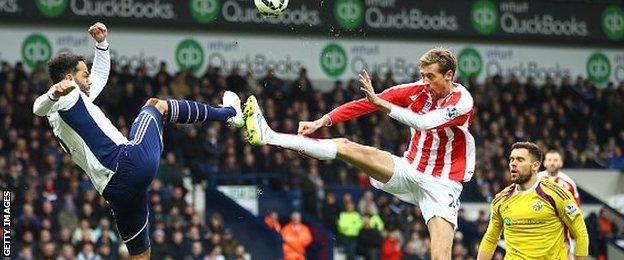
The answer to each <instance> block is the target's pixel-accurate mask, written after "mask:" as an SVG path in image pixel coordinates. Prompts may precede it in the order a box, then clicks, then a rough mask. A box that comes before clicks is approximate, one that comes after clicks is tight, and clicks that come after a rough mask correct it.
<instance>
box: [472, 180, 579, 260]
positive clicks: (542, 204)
mask: <svg viewBox="0 0 624 260" xmlns="http://www.w3.org/2000/svg"><path fill="white" fill-rule="evenodd" d="M490 206H491V215H490V223H489V225H488V228H487V231H486V233H485V235H484V237H483V240H482V241H481V245H480V247H479V250H480V251H484V252H489V253H493V252H494V250H495V249H496V244H497V243H498V241H499V238H500V235H501V232H502V233H503V237H504V240H505V251H506V255H505V259H567V251H568V249H567V247H566V243H567V241H566V240H567V236H566V234H567V233H568V231H570V234H571V235H572V237H573V238H574V239H575V240H576V250H575V253H574V254H575V255H577V256H587V254H588V247H589V237H588V235H587V228H586V227H585V221H584V220H583V214H582V212H581V210H580V208H579V207H578V206H577V204H576V201H575V199H574V196H572V194H571V193H570V192H569V191H568V190H566V189H563V188H562V187H561V186H559V185H557V184H556V183H554V182H552V181H551V180H549V179H542V178H540V179H539V180H538V181H537V182H536V183H535V185H533V187H532V188H530V189H528V190H525V191H519V190H517V188H516V184H512V185H510V186H508V187H506V188H505V189H503V190H502V191H501V192H500V193H498V194H497V195H496V196H495V197H494V200H492V203H491V205H490Z"/></svg>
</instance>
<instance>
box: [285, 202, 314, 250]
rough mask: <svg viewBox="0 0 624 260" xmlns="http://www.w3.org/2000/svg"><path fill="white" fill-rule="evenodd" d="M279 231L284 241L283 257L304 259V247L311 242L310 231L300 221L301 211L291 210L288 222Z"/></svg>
mask: <svg viewBox="0 0 624 260" xmlns="http://www.w3.org/2000/svg"><path fill="white" fill-rule="evenodd" d="M280 233H281V235H282V239H283V241H284V246H283V247H284V259H288V260H291V259H292V260H294V259H306V248H307V247H308V246H309V245H310V244H311V243H312V232H310V228H308V226H306V225H305V224H303V223H302V222H301V213H299V212H297V211H295V212H293V213H292V214H291V215H290V222H288V224H286V225H285V226H284V228H283V229H282V231H281V232H280Z"/></svg>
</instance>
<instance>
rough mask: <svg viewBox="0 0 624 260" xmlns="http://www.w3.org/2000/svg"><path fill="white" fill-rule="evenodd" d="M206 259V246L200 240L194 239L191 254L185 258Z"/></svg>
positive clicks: (186, 259) (191, 259)
mask: <svg viewBox="0 0 624 260" xmlns="http://www.w3.org/2000/svg"><path fill="white" fill-rule="evenodd" d="M202 259H204V248H203V246H202V243H201V242H200V241H194V242H193V244H192V245H191V252H190V254H188V255H186V256H185V257H184V260H202Z"/></svg>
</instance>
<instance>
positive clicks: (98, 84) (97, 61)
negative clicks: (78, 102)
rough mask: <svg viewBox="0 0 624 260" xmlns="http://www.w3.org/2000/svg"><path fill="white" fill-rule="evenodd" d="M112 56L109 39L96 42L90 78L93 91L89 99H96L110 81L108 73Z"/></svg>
mask: <svg viewBox="0 0 624 260" xmlns="http://www.w3.org/2000/svg"><path fill="white" fill-rule="evenodd" d="M110 67H111V57H110V48H109V46H108V41H106V40H104V41H103V42H98V43H96V44H95V56H94V58H93V66H92V67H91V73H90V75H89V80H91V91H90V93H89V99H90V100H91V101H94V100H95V99H96V98H97V97H98V96H99V95H100V93H102V90H104V86H106V82H108V75H109V73H110Z"/></svg>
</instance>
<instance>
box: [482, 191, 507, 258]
mask: <svg viewBox="0 0 624 260" xmlns="http://www.w3.org/2000/svg"><path fill="white" fill-rule="evenodd" d="M501 197H502V196H500V195H499V196H497V197H495V198H494V200H492V203H491V206H490V212H491V213H490V222H489V223H488V227H487V230H486V231H485V234H484V235H483V239H481V244H480V245H479V253H478V254H477V259H478V260H485V259H487V260H489V259H492V256H494V251H496V245H497V244H498V240H499V239H500V236H501V233H502V232H503V220H502V218H501V216H500V214H499V209H498V207H499V204H498V202H500V199H501Z"/></svg>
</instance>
